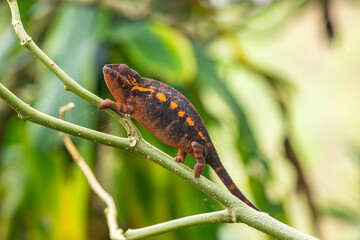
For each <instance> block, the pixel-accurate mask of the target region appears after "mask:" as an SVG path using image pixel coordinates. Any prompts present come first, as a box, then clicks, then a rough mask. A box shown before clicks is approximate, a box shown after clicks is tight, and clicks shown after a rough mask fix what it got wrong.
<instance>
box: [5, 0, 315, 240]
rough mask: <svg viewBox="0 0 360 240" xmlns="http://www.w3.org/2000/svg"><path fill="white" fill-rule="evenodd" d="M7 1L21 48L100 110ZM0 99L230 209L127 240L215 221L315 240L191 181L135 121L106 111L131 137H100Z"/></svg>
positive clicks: (130, 234)
mask: <svg viewBox="0 0 360 240" xmlns="http://www.w3.org/2000/svg"><path fill="white" fill-rule="evenodd" d="M8 3H9V6H10V9H11V13H12V25H13V27H14V29H15V32H16V34H17V35H18V37H19V39H20V42H21V45H23V46H24V47H26V48H27V49H29V50H30V51H31V52H32V53H33V54H34V56H35V57H36V58H38V59H39V60H40V61H41V62H42V63H43V64H44V65H45V66H47V67H48V68H49V69H50V70H51V71H52V72H53V73H54V74H55V75H56V76H57V77H58V78H59V79H60V80H61V81H62V82H63V83H64V85H65V89H66V90H69V91H72V92H73V93H75V94H77V95H78V96H80V97H81V98H83V99H85V100H86V101H88V102H90V103H92V104H94V105H95V106H98V105H99V104H100V103H101V102H102V99H101V98H99V97H97V96H96V95H94V94H92V93H91V92H89V91H87V90H86V89H84V88H83V87H81V86H80V85H79V84H78V83H76V82H75V81H74V80H73V79H71V78H70V77H69V76H68V75H67V74H66V73H65V72H64V71H63V70H62V69H61V68H59V67H58V66H57V65H56V64H55V63H54V62H53V61H52V60H51V59H50V58H49V57H48V56H47V55H46V54H45V53H44V52H43V51H41V49H40V48H39V47H38V46H37V45H36V44H35V43H34V42H33V41H32V40H31V37H30V36H29V35H28V34H27V33H26V31H25V29H24V28H23V25H22V23H21V19H20V14H19V9H18V5H17V1H16V0H8ZM0 98H2V99H3V100H4V101H5V102H7V103H8V104H9V106H11V107H12V108H13V109H14V110H15V111H16V112H18V113H19V115H20V117H22V118H23V119H25V120H29V121H32V122H34V123H37V124H40V125H43V126H46V127H49V128H52V129H55V130H57V131H61V132H65V133H68V134H71V135H73V136H77V137H81V138H84V139H87V140H90V141H94V142H97V143H101V144H105V145H109V146H113V147H117V148H120V149H122V150H124V151H127V152H130V153H135V154H139V155H142V156H144V157H146V158H148V159H150V160H152V161H153V162H155V163H157V164H158V165H160V166H162V167H164V168H166V169H168V170H169V171H171V172H172V173H174V174H176V175H178V176H179V177H181V178H182V179H184V180H185V181H186V182H188V183H190V184H192V185H193V186H195V187H196V188H198V189H199V190H201V191H202V192H204V193H205V194H207V195H209V196H210V197H212V198H213V199H215V200H216V201H218V202H220V203H221V204H223V205H224V206H225V207H226V208H227V209H228V210H225V211H220V212H215V213H208V214H201V215H195V216H190V217H187V218H182V219H178V220H173V221H170V222H166V223H162V224H157V225H154V226H150V227H146V228H142V229H138V230H128V231H127V233H125V235H126V236H127V238H128V239H139V238H143V237H146V236H153V235H158V234H161V233H165V232H168V231H173V230H176V229H179V228H182V227H189V226H194V225H200V224H208V223H214V222H237V223H245V224H247V225H249V226H251V227H253V228H256V229H258V230H260V231H262V232H264V233H267V234H269V235H271V236H273V237H276V238H278V239H312V240H313V239H315V238H313V237H311V236H309V235H306V234H304V233H302V232H299V231H297V230H295V229H293V228H291V227H289V226H287V225H285V224H283V223H281V222H279V221H277V220H276V219H274V218H272V217H270V216H269V215H267V214H266V213H260V212H258V211H256V210H254V209H252V208H250V207H249V206H247V205H246V204H244V203H243V202H241V201H240V200H239V199H237V198H236V197H235V196H233V195H232V194H231V193H230V192H228V191H227V190H225V189H224V188H221V187H219V186H217V185H216V184H215V183H213V182H211V181H210V180H208V179H206V178H205V177H202V176H201V177H200V178H198V179H196V178H194V175H193V174H194V173H193V171H192V170H191V169H190V168H188V167H186V166H185V165H183V164H179V163H177V162H175V161H174V160H173V158H171V157H170V156H169V155H167V154H165V153H163V152H162V151H160V150H158V149H157V148H155V147H154V146H152V145H150V144H149V143H147V142H146V141H145V140H144V139H143V138H142V137H141V135H140V133H139V132H138V130H137V128H136V127H135V125H134V124H133V122H132V121H131V120H130V119H129V118H128V117H126V116H124V115H122V114H117V113H116V112H114V111H112V110H105V112H106V113H108V114H109V115H110V116H112V117H113V118H115V119H116V120H117V121H119V122H120V123H121V124H122V125H123V126H124V127H125V128H126V130H127V131H128V135H129V136H130V138H129V139H124V138H119V137H115V136H111V135H108V134H104V133H99V132H97V131H94V130H90V129H87V128H83V127H80V126H77V125H74V124H71V123H67V122H65V121H62V120H59V119H57V118H54V117H51V116H49V115H46V114H44V113H41V112H39V111H37V110H35V109H33V108H31V107H30V106H28V105H27V104H26V103H24V102H22V101H21V100H20V99H18V98H17V97H16V96H15V95H14V94H12V93H11V92H10V91H9V90H8V89H6V88H5V87H4V86H3V85H2V84H0Z"/></svg>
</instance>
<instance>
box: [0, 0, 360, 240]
mask: <svg viewBox="0 0 360 240" xmlns="http://www.w3.org/2000/svg"><path fill="white" fill-rule="evenodd" d="M19 6H20V12H21V16H22V20H23V23H24V26H25V28H26V29H27V32H28V33H29V35H30V36H31V37H32V38H33V39H34V40H35V42H36V43H38V44H39V46H40V47H41V48H42V49H43V50H44V51H45V52H46V53H47V54H48V55H49V56H50V57H51V58H52V59H53V60H54V61H55V62H56V63H57V64H58V65H59V66H60V67H61V68H62V69H63V70H64V71H65V72H67V73H68V74H69V75H70V76H71V77H72V78H74V79H75V80H76V81H78V82H79V83H80V84H81V85H82V86H84V87H85V88H87V89H89V90H90V91H92V92H94V93H96V94H97V95H99V96H100V97H102V98H110V99H111V98H112V96H111V95H110V93H109V91H108V90H107V88H106V86H105V83H104V81H103V77H102V73H101V68H102V66H103V65H104V64H106V63H125V64H127V65H129V66H130V67H131V68H133V69H135V70H136V71H137V72H139V73H140V74H141V75H142V76H146V77H151V78H155V79H158V80H161V81H164V82H166V83H169V84H170V85H173V86H175V87H176V88H177V89H178V90H179V91H181V92H182V93H183V94H184V95H185V96H187V97H188V98H189V100H190V101H191V102H192V103H193V104H194V105H195V106H196V108H197V109H198V111H199V113H200V115H201V116H202V117H203V119H204V122H205V123H206V125H207V127H208V130H209V132H210V135H211V136H212V138H213V141H214V144H215V146H216V148H217V150H218V152H219V155H220V157H221V159H222V161H223V163H224V165H225V167H226V168H227V169H228V170H229V172H230V175H231V176H233V178H234V180H235V181H236V182H237V185H238V186H239V188H240V189H241V190H242V191H243V193H244V194H245V195H246V196H248V197H249V198H250V199H251V200H252V201H253V202H254V203H255V204H256V205H257V206H259V208H260V209H262V210H263V211H265V212H268V213H269V214H270V215H272V216H274V217H275V218H277V219H279V220H280V221H283V222H284V223H286V224H289V225H291V226H294V227H296V228H299V229H300V230H303V231H305V232H308V233H310V234H313V235H317V236H322V237H324V239H339V238H341V239H359V238H360V232H359V223H360V217H359V215H360V212H359V209H358V207H357V205H358V203H359V201H360V196H359V195H360V193H359V189H360V188H359V185H360V178H359V174H358V173H359V170H360V168H359V167H360V165H359V154H358V153H359V151H360V150H359V149H360V139H359V136H353V135H354V134H352V133H353V132H358V131H360V128H359V126H360V113H355V111H356V110H357V109H358V102H359V101H360V98H359V96H360V95H359V94H358V93H359V91H360V84H359V83H356V82H355V81H352V80H353V79H356V77H354V76H358V75H357V73H358V72H356V71H359V70H357V68H358V67H357V66H358V63H359V61H360V59H359V57H358V56H359V54H358V55H356V54H355V53H356V52H357V53H360V49H359V48H356V47H355V49H354V50H352V48H353V47H354V46H357V45H358V44H356V43H357V42H356V39H357V40H360V33H359V30H358V29H355V27H350V26H349V24H348V22H351V23H352V24H354V26H356V24H355V23H357V24H360V18H359V17H356V16H359V15H360V14H359V13H360V6H359V3H358V2H357V1H336V0H333V1H331V2H330V1H326V0H319V1H305V0H301V1H300V0H298V1H285V0H278V1H255V0H254V1H235V0H222V1H220V0H218V1H217V0H199V1H189V0H188V1H175V0H172V1H164V0H137V1H120V0H117V1H111V0H101V1H95V0H67V1H65V0H64V1H60V0H57V1H30V0H29V1H19ZM0 16H1V20H2V21H0V42H1V44H0V73H1V74H0V82H1V83H2V84H4V85H5V86H6V87H8V88H9V89H10V90H11V91H13V92H14V93H15V94H16V95H17V96H19V97H20V98H21V99H23V100H24V101H26V102H27V103H29V104H31V105H32V106H34V107H35V108H36V109H38V110H40V111H42V112H45V113H47V114H50V115H52V116H58V109H59V107H60V106H62V105H65V104H66V103H68V102H69V101H72V102H74V103H75V104H76V109H75V110H73V111H72V112H69V113H68V116H67V120H68V121H70V122H74V123H76V124H79V125H82V126H86V127H89V128H93V129H97V130H99V131H105V132H109V133H112V134H115V135H120V136H126V133H125V132H124V130H123V129H122V128H121V126H119V125H118V124H114V122H113V121H112V120H111V119H109V118H108V117H106V116H105V114H102V113H100V112H98V111H97V109H96V108H95V107H94V106H92V105H90V104H88V103H87V102H85V101H83V100H82V99H80V98H78V97H76V96H74V95H73V94H71V93H68V92H65V91H64V87H63V86H62V84H61V82H60V81H58V79H56V77H55V76H54V75H53V74H51V73H50V71H49V70H47V69H46V68H45V67H44V66H43V65H42V64H41V63H39V62H38V61H37V60H35V59H34V58H33V56H32V55H31V53H30V52H28V51H26V50H24V49H23V48H22V47H21V46H20V44H19V41H18V39H17V37H16V35H15V34H14V32H13V29H12V27H11V25H10V22H11V16H10V11H9V7H8V5H7V4H6V2H5V1H2V2H1V3H0ZM332 17H333V18H332ZM308 19H310V20H308ZM313 19H315V21H313ZM309 21H310V22H311V24H309ZM309 26H311V27H309ZM313 29H315V30H313ZM343 29H346V31H345V30H343ZM294 36H295V37H294ZM297 36H301V37H297ZM348 39H355V40H353V42H351V41H350V42H349V41H348ZM269 49H270V50H269ZM323 49H327V50H323ZM331 51H332V52H335V53H336V55H335V54H334V55H335V56H332V57H327V54H330V53H329V52H331ZM324 52H325V53H324ZM324 55H325V56H324ZM329 59H330V60H329ZM319 62H321V63H322V64H326V63H327V64H328V65H326V67H324V66H322V65H320V64H319ZM341 63H343V65H342V64H341ZM343 69H346V71H347V73H346V74H347V75H346V74H345V76H346V77H347V79H349V80H348V81H345V82H339V81H338V79H341V77H343V76H344V71H343ZM313 73H315V74H313ZM335 76H336V77H335ZM337 76H341V77H339V78H337ZM306 79H307V80H306ZM335 79H336V80H335ZM321 83H322V84H323V85H321ZM324 87H325V89H324ZM338 89H342V90H346V91H350V93H349V94H347V93H343V95H340V97H339V98H336V97H334V96H335V95H331V94H334V93H333V92H336V91H338ZM349 89H353V90H352V91H351V90H349ZM351 93H352V94H351ZM356 93H357V94H356ZM337 94H338V92H337ZM349 96H350V97H349ZM351 96H353V97H351ZM321 98H325V99H326V103H324V105H323V106H324V108H325V109H326V108H329V106H332V107H331V108H330V109H331V111H330V110H329V109H326V110H325V112H326V113H329V112H334V115H329V116H328V115H325V114H324V115H321V114H319V109H320V107H321V106H322V105H320V104H318V102H322V101H319V99H321ZM304 99H305V100H304ZM333 99H339V102H336V101H335V100H333ZM329 102H330V103H329ZM299 104H305V105H301V106H306V107H301V106H300V105H299ZM306 104H307V105H306ZM330 104H331V105H330ZM344 104H345V105H346V106H347V108H344V107H343V106H344ZM304 108H306V110H304ZM309 109H310V110H309ZM322 111H324V110H322ZM341 114H344V116H346V117H345V118H346V119H347V120H348V121H346V120H336V119H337V118H336V117H337V116H338V115H341ZM327 117H329V120H328V121H327ZM316 118H319V120H317V119H316ZM325 118H326V119H325ZM334 119H335V120H334ZM330 120H331V121H336V122H335V123H334V124H335V126H336V129H335V130H337V131H335V130H334V131H330V132H329V129H331V130H332V129H334V127H333V125H329V124H328V122H330ZM324 121H325V122H326V123H327V124H323V122H324ZM316 123H318V125H316ZM326 125H329V126H328V128H325V127H324V126H326ZM138 127H139V128H140V130H141V132H142V134H143V136H144V138H145V139H146V140H147V141H149V142H150V143H151V144H153V145H154V146H156V147H158V148H160V149H162V150H163V151H165V152H167V153H168V154H170V155H173V156H175V155H176V152H177V150H176V149H173V148H170V147H168V146H165V145H164V144H162V143H161V142H160V141H159V140H157V139H156V138H155V137H154V136H152V135H151V134H150V133H148V132H147V131H146V130H145V129H144V128H143V127H142V126H140V125H138ZM317 130H318V131H317ZM343 133H344V134H343ZM357 135H358V134H357ZM335 138H336V139H337V140H338V139H339V138H340V139H342V141H335V140H333V142H331V141H330V139H335ZM285 140H287V141H286V142H287V144H284V142H285ZM316 140H318V142H315V141H316ZM74 141H75V143H76V145H77V146H78V148H79V150H80V152H81V154H82V155H83V157H84V158H85V159H86V160H87V161H88V163H89V164H90V166H92V167H93V169H94V171H95V174H96V175H97V176H98V178H99V180H100V181H101V182H102V183H103V184H104V186H105V188H106V189H107V190H108V191H109V192H110V193H111V194H112V195H113V196H114V198H115V200H116V204H117V207H118V212H119V223H120V225H121V226H122V227H123V228H125V229H127V228H140V227H145V226H148V225H152V224H156V223H159V222H163V221H167V220H171V219H175V218H179V217H183V216H188V215H192V214H197V213H203V212H209V211H214V210H217V209H220V208H222V207H221V206H220V205H219V204H218V203H216V202H215V201H214V200H212V199H211V198H209V197H208V196H206V195H204V194H203V193H201V192H199V191H198V190H196V189H194V188H193V187H191V186H189V185H187V184H186V183H185V182H183V181H182V180H180V179H178V178H177V177H176V176H173V175H171V174H169V173H168V172H167V171H164V170H163V169H161V168H160V167H159V166H157V165H154V164H153V163H151V162H149V161H147V160H146V159H143V158H141V157H137V156H132V155H129V154H127V153H124V152H122V151H119V150H117V149H112V148H109V147H105V146H98V145H95V144H93V143H90V142H87V141H85V140H82V139H77V138H74ZM319 142H323V144H319ZM289 144H290V145H289ZM327 144H328V145H327ZM349 145H351V146H352V147H351V148H350V147H348V146H349ZM329 146H332V147H333V148H331V150H330V149H329ZM344 146H345V147H344ZM353 146H355V147H353ZM344 149H346V150H344ZM290 150H291V151H290ZM289 152H291V154H289ZM349 152H350V154H349ZM331 153H335V154H338V155H335V157H334V159H333V160H329V159H328V157H329V156H332V154H331ZM339 162H340V163H339ZM194 163H195V161H194V159H191V158H190V157H188V160H187V161H186V163H185V164H187V165H188V166H190V167H193V165H194ZM338 168H339V169H341V170H344V172H341V171H337V169H338ZM204 175H205V176H206V177H209V178H211V179H213V180H214V181H216V182H218V183H219V184H221V183H220V181H219V180H218V179H217V177H216V176H215V174H214V173H213V171H212V170H211V169H209V168H206V169H205V171H204ZM329 185H331V186H333V187H329ZM329 196H330V197H331V198H330V199H328V198H329ZM103 209H104V205H103V203H101V202H100V201H99V200H98V199H97V197H96V196H94V195H93V194H92V193H91V192H90V190H89V187H88V185H87V182H86V180H85V178H84V177H83V175H82V173H81V172H80V171H79V169H78V168H77V167H76V166H75V164H74V163H73V162H72V160H71V158H70V156H69V155H68V153H67V152H66V150H65V148H64V146H63V143H62V141H61V138H60V136H59V134H58V133H57V132H56V131H53V130H49V129H46V128H44V127H40V126H37V125H34V124H32V123H28V122H23V121H21V120H20V119H19V118H18V117H17V115H16V114H15V112H14V111H13V110H11V109H10V108H9V107H8V106H6V105H5V104H4V103H3V102H0V239H5V240H6V239H107V238H108V231H107V227H106V221H105V218H104V214H103ZM268 238H269V237H267V236H266V235H264V234H261V233H259V232H257V231H256V230H253V229H250V228H248V227H246V226H242V225H240V224H233V225H230V224H216V225H208V226H198V227H192V228H188V229H184V230H179V231H176V232H171V233H167V234H164V235H161V236H158V237H154V238H153V239H169V240H170V239H268Z"/></svg>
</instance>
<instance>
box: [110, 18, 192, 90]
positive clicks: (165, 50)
mask: <svg viewBox="0 0 360 240" xmlns="http://www.w3.org/2000/svg"><path fill="white" fill-rule="evenodd" d="M112 40H113V41H115V42H117V43H119V44H120V46H121V49H122V50H123V52H124V53H125V54H126V57H127V58H128V59H129V60H130V61H131V62H132V63H133V64H134V66H130V67H132V68H135V69H136V70H137V71H140V72H142V73H143V74H144V75H145V76H148V77H153V78H157V79H160V78H161V79H164V80H166V81H167V82H169V83H170V84H179V82H184V81H185V82H188V81H192V80H193V79H194V77H195V75H196V71H197V67H196V60H195V55H194V52H193V49H192V46H191V44H190V41H189V40H188V39H187V38H186V37H185V36H184V35H182V34H181V33H180V32H178V31H176V30H175V29H173V28H170V27H168V26H166V25H164V24H160V23H156V22H132V23H129V24H123V25H121V27H118V28H117V31H115V32H114V33H112Z"/></svg>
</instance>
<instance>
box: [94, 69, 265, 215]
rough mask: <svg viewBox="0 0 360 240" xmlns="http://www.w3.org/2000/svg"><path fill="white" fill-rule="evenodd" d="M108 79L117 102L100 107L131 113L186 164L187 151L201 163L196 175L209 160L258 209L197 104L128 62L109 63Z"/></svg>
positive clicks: (233, 190) (238, 194) (239, 195)
mask: <svg viewBox="0 0 360 240" xmlns="http://www.w3.org/2000/svg"><path fill="white" fill-rule="evenodd" d="M103 73H104V78H105V82H106V84H107V86H108V88H109V89H110V92H111V93H112V95H113V96H114V98H115V99H116V101H117V102H113V101H110V100H109V99H106V100H105V101H104V102H103V103H102V104H100V105H99V107H98V109H99V110H102V109H104V108H111V109H113V110H115V111H118V112H121V113H126V114H130V116H131V117H133V118H135V119H136V120H137V121H138V122H139V123H140V124H141V125H143V126H144V127H145V128H146V129H148V130H149V131H150V132H151V133H152V134H154V135H155V136H156V137H157V138H158V139H160V140H161V141H162V142H164V143H165V144H167V145H169V146H172V147H175V148H177V149H179V151H178V153H177V156H176V157H175V160H176V161H178V162H181V163H183V162H184V161H185V157H186V154H190V155H191V156H193V157H194V158H195V159H196V160H197V163H196V165H195V168H194V175H195V177H196V178H198V177H200V174H201V172H202V170H203V169H204V165H205V163H207V164H209V165H210V166H211V167H212V168H213V169H214V170H215V172H216V174H217V175H218V176H219V177H220V179H221V181H222V182H223V183H224V184H225V186H226V187H227V188H228V189H229V191H230V192H231V193H232V194H233V195H235V196H236V197H237V198H239V199H240V200H241V201H243V202H244V203H246V204H247V205H249V206H250V207H252V208H254V209H256V210H258V211H260V210H259V209H258V208H256V207H255V206H254V205H253V204H252V203H251V202H250V201H249V200H248V199H247V198H246V197H245V196H244V195H243V194H242V193H241V191H240V190H239V189H238V188H237V187H236V185H235V183H234V182H233V180H232V179H231V178H230V176H229V174H228V173H227V171H226V170H225V168H224V166H223V165H222V163H221V162H220V159H219V156H218V154H217V152H216V150H215V148H214V145H213V143H212V141H211V139H210V136H209V134H208V132H207V130H206V127H205V125H204V122H203V121H202V119H201V117H200V115H199V113H198V112H197V111H196V109H195V107H194V106H193V105H192V104H191V103H190V102H189V100H187V98H186V97H184V96H183V95H182V94H181V93H180V92H178V91H176V90H175V89H174V88H172V87H170V86H168V85H166V84H164V83H162V82H159V81H156V80H152V79H148V78H142V77H141V76H140V75H139V74H138V73H137V72H135V71H134V70H132V69H130V68H129V67H128V66H126V65H125V64H107V65H105V66H104V68H103Z"/></svg>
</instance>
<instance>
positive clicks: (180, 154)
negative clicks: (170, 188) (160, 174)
mask: <svg viewBox="0 0 360 240" xmlns="http://www.w3.org/2000/svg"><path fill="white" fill-rule="evenodd" d="M185 158H186V152H183V151H181V150H180V149H179V151H178V153H177V155H176V157H174V159H175V161H177V162H180V163H183V162H185Z"/></svg>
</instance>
